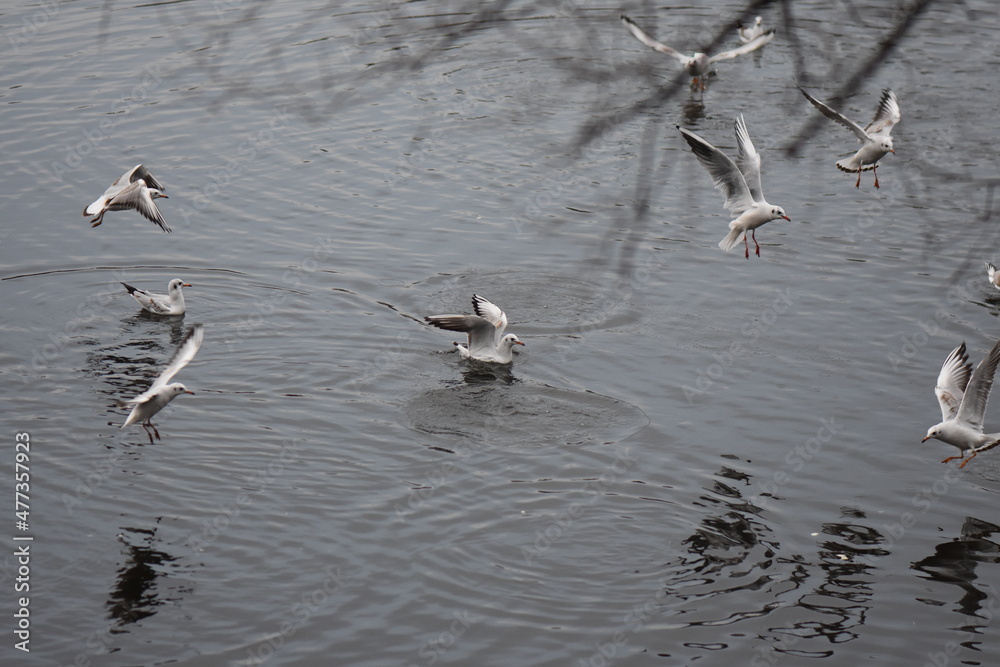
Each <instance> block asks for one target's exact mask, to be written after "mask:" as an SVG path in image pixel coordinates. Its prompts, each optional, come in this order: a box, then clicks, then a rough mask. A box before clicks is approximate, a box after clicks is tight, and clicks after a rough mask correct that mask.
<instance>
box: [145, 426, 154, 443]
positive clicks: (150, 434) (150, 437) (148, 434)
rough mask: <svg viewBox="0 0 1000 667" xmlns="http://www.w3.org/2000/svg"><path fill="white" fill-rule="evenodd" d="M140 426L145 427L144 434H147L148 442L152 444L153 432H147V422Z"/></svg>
mask: <svg viewBox="0 0 1000 667" xmlns="http://www.w3.org/2000/svg"><path fill="white" fill-rule="evenodd" d="M142 427H143V428H144V429H146V435H147V436H149V444H153V434H152V433H150V432H149V426H148V425H147V424H143V425H142Z"/></svg>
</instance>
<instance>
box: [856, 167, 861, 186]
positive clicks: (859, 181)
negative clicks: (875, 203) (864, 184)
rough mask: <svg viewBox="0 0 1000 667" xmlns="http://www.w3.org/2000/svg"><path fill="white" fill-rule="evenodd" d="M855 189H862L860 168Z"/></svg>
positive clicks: (859, 168)
mask: <svg viewBox="0 0 1000 667" xmlns="http://www.w3.org/2000/svg"><path fill="white" fill-rule="evenodd" d="M854 187H856V188H860V187H861V167H858V182H857V183H855V184H854Z"/></svg>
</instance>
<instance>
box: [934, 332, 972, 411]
mask: <svg viewBox="0 0 1000 667" xmlns="http://www.w3.org/2000/svg"><path fill="white" fill-rule="evenodd" d="M970 377H972V364H970V363H969V354H968V352H966V350H965V343H962V344H961V345H959V346H958V347H956V348H955V349H954V350H952V351H951V354H949V355H948V358H947V359H945V360H944V363H943V364H941V372H940V373H938V379H937V384H936V385H935V386H934V395H935V396H937V400H938V403H940V404H941V421H948V420H949V419H951V418H953V417H954V416H955V415H956V414H957V413H958V408H959V407H960V406H961V405H962V397H963V396H965V388H966V387H968V386H969V378H970Z"/></svg>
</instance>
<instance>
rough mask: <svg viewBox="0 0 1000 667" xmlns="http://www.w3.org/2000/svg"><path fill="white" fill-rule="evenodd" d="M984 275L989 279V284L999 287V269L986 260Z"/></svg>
mask: <svg viewBox="0 0 1000 667" xmlns="http://www.w3.org/2000/svg"><path fill="white" fill-rule="evenodd" d="M986 276H987V277H988V278H989V279H990V284H991V285H993V286H994V287H996V288H997V289H1000V271H997V267H995V266H993V265H992V264H990V263H989V262H986Z"/></svg>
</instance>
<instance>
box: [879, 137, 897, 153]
mask: <svg viewBox="0 0 1000 667" xmlns="http://www.w3.org/2000/svg"><path fill="white" fill-rule="evenodd" d="M879 148H881V149H882V150H884V151H885V152H886V153H892V154H893V155H895V154H896V151H895V150H893V148H892V137H885V138H884V139H882V143H881V144H879Z"/></svg>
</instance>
